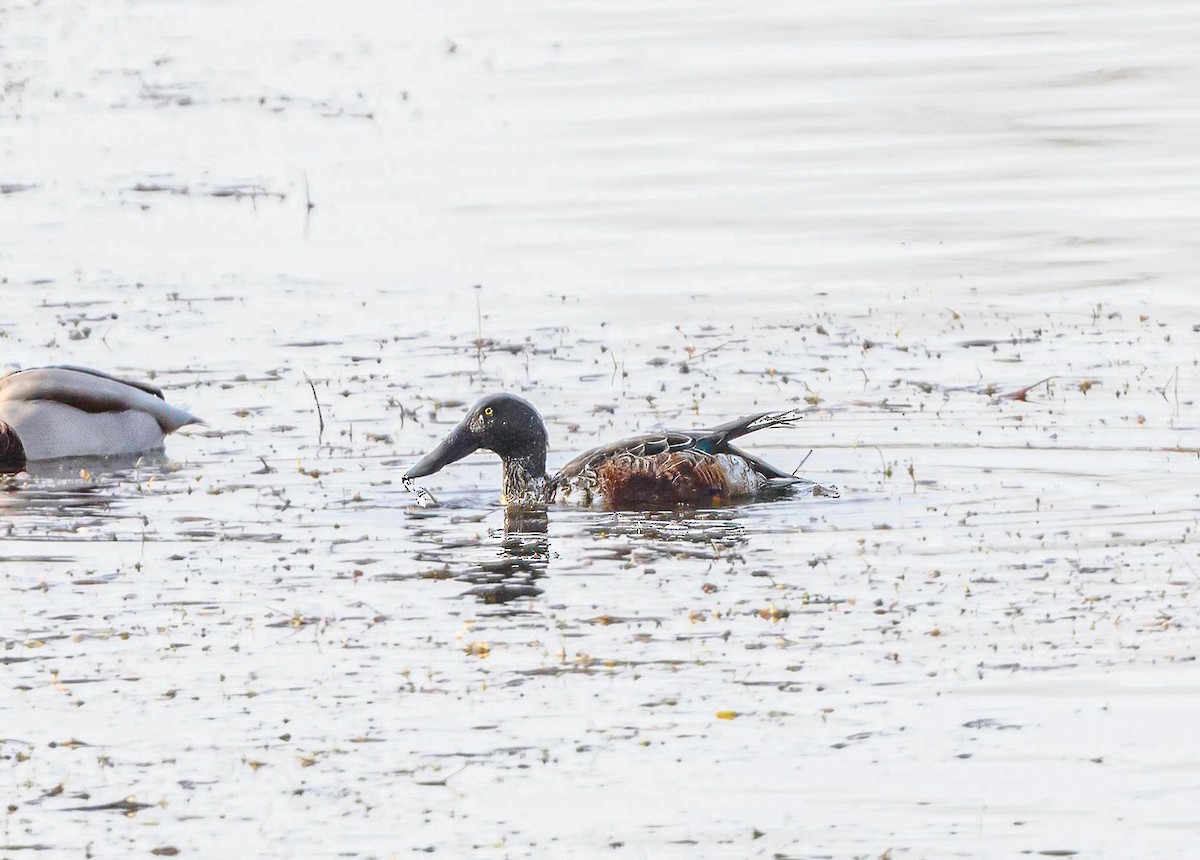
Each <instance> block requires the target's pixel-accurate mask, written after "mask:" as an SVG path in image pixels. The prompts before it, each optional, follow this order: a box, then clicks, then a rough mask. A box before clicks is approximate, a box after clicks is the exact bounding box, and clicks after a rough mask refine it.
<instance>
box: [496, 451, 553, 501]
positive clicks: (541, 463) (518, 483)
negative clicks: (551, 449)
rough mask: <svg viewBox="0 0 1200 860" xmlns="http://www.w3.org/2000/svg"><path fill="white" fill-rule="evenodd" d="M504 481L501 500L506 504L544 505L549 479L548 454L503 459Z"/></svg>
mask: <svg viewBox="0 0 1200 860" xmlns="http://www.w3.org/2000/svg"><path fill="white" fill-rule="evenodd" d="M503 465H504V483H503V486H502V488H501V491H500V501H501V503H502V504H505V505H544V504H545V503H546V496H547V493H546V490H547V487H548V486H549V479H548V478H547V477H546V455H545V454H542V455H541V457H540V459H539V458H536V457H512V458H506V459H505V460H504V461H503Z"/></svg>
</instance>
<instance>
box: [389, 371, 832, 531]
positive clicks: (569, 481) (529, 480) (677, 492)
mask: <svg viewBox="0 0 1200 860" xmlns="http://www.w3.org/2000/svg"><path fill="white" fill-rule="evenodd" d="M801 417H802V416H801V414H800V413H799V412H798V411H796V410H790V411H787V412H761V413H759V414H757V415H747V416H745V417H743V418H738V419H737V420H735V421H730V422H729V423H728V424H722V425H720V426H719V427H714V428H712V429H711V430H692V431H686V432H679V431H663V432H656V433H646V434H644V435H641V436H631V437H630V438H628V439H622V440H621V441H619V442H614V443H612V444H610V445H602V446H600V447H598V448H593V449H591V450H590V451H586V452H584V453H583V454H580V455H579V456H578V457H576V458H575V459H574V460H572V461H571V462H569V463H567V464H566V465H565V466H563V467H562V468H561V469H559V470H558V472H557V474H555V475H554V476H553V477H550V476H548V475H547V474H546V449H547V434H546V425H545V423H544V422H543V421H542V417H541V416H540V415H538V412H537V410H536V409H534V408H533V406H531V405H530V404H529V402H528V401H526V400H524V399H522V398H520V397H517V396H515V395H513V394H492V395H489V396H487V397H484V398H483V399H482V400H480V401H479V402H478V403H476V404H475V405H474V406H472V407H471V411H470V412H468V413H467V416H466V417H465V418H464V419H463V420H462V421H461V422H460V423H459V424H458V426H456V427H455V428H454V429H453V430H451V431H450V432H449V434H447V436H446V438H445V439H443V440H442V441H441V443H440V444H438V446H437V447H436V448H434V449H433V450H432V451H430V452H429V453H428V454H426V455H425V457H423V458H422V459H421V461H420V462H419V463H417V464H416V465H415V466H413V467H412V468H411V469H409V470H408V472H407V473H406V474H405V475H404V480H405V481H406V482H407V481H410V480H412V479H414V478H423V477H425V476H426V475H432V474H433V473H434V472H437V471H439V470H440V469H442V468H443V467H445V466H448V465H449V464H451V463H453V462H455V461H457V460H461V459H462V458H463V457H466V456H467V455H468V454H470V453H472V452H474V451H477V450H479V449H481V448H482V449H484V450H488V451H492V452H494V453H496V454H498V455H499V456H500V461H501V464H502V468H503V476H504V477H503V488H502V493H501V502H502V503H503V504H545V503H547V502H552V501H563V502H579V503H582V504H591V503H592V502H593V501H601V502H603V503H604V504H606V505H608V506H609V507H612V508H629V507H650V506H666V507H669V506H674V505H688V506H695V507H707V506H713V505H719V504H721V503H723V502H726V501H729V500H731V499H738V498H747V497H752V496H756V495H760V494H762V493H764V492H768V491H770V490H773V489H782V488H786V487H791V486H795V485H797V484H811V483H812V482H811V481H808V480H806V479H804V478H797V477H794V476H792V475H789V474H788V473H787V472H783V471H780V470H779V469H776V468H775V467H774V466H772V465H770V464H768V463H765V462H764V461H762V460H760V459H758V458H757V457H754V456H752V455H751V454H747V453H746V452H745V451H741V450H739V449H737V448H735V447H734V446H733V445H732V444H730V443H731V442H732V441H733V440H734V439H737V438H738V437H740V436H745V435H746V434H748V433H753V432H754V431H756V430H762V429H764V428H766V427H779V426H784V427H790V426H792V425H793V424H794V423H795V422H796V421H797V420H799V419H800V418H801Z"/></svg>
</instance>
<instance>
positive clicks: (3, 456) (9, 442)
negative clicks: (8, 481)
mask: <svg viewBox="0 0 1200 860" xmlns="http://www.w3.org/2000/svg"><path fill="white" fill-rule="evenodd" d="M24 470H25V446H24V445H22V444H21V439H20V437H19V436H17V431H16V430H14V429H12V428H11V427H9V426H8V425H7V424H5V423H4V422H3V421H0V475H15V474H16V473H17V472H22V471H24Z"/></svg>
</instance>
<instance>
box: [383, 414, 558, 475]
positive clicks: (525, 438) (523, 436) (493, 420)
mask: <svg viewBox="0 0 1200 860" xmlns="http://www.w3.org/2000/svg"><path fill="white" fill-rule="evenodd" d="M546 440H547V436H546V425H545V424H544V423H543V422H542V416H540V415H538V413H537V410H536V409H534V408H533V406H531V405H530V403H529V402H528V401H527V400H525V399H523V398H521V397H517V396H516V395H515V394H489V395H488V396H487V397H484V398H483V399H482V400H480V401H479V402H478V403H476V404H475V405H474V406H472V407H471V411H469V412H468V413H467V415H466V417H465V418H463V420H462V421H460V422H459V423H458V426H457V427H455V428H454V429H453V430H451V431H450V432H449V433H448V434H446V438H445V439H443V440H442V441H441V442H440V443H439V444H438V446H437V447H436V448H434V449H433V450H432V451H430V452H429V453H428V454H426V455H425V456H424V457H422V458H421V461H420V462H419V463H417V464H416V465H415V466H413V467H412V468H411V469H409V470H408V472H407V473H406V474H405V476H404V477H405V479H410V478H423V477H425V476H426V475H432V474H433V473H434V472H437V471H439V470H441V469H442V468H443V467H444V466H449V465H450V464H451V463H454V462H456V461H458V460H461V459H462V458H463V457H465V456H467V455H468V454H471V453H473V452H475V451H478V450H479V449H481V448H482V449H483V450H485V451H492V452H494V453H495V454H498V455H499V457H500V459H501V460H503V461H504V464H505V466H506V468H507V467H508V466H510V465H519V466H520V467H521V468H522V469H523V470H524V471H525V472H526V473H528V474H529V475H530V476H533V477H537V478H542V477H544V476H545V474H546V447H547V441H546Z"/></svg>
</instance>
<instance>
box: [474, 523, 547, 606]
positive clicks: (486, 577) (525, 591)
mask: <svg viewBox="0 0 1200 860" xmlns="http://www.w3.org/2000/svg"><path fill="white" fill-rule="evenodd" d="M549 528H550V519H549V517H548V515H547V513H546V509H545V508H544V507H542V508H537V507H532V508H526V507H516V506H511V507H508V508H505V511H504V536H503V538H501V540H500V555H499V557H498V558H496V559H495V560H494V561H487V562H483V563H482V564H480V565H479V572H478V574H477V578H478V580H479V584H478V585H476V586H475V587H474V588H472V589H470V590H468V591H467V594H469V595H471V596H473V597H477V598H479V599H480V600H481V601H483V602H484V603H508V602H510V601H513V600H519V599H521V598H523V597H537V596H538V595H540V594H541V593H542V589H541V588H539V587H538V586H537V585H535V584H534V583H536V582H537V580H539V579H541V578H542V577H544V576H545V575H546V572H547V569H548V568H549V566H550V532H549Z"/></svg>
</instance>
